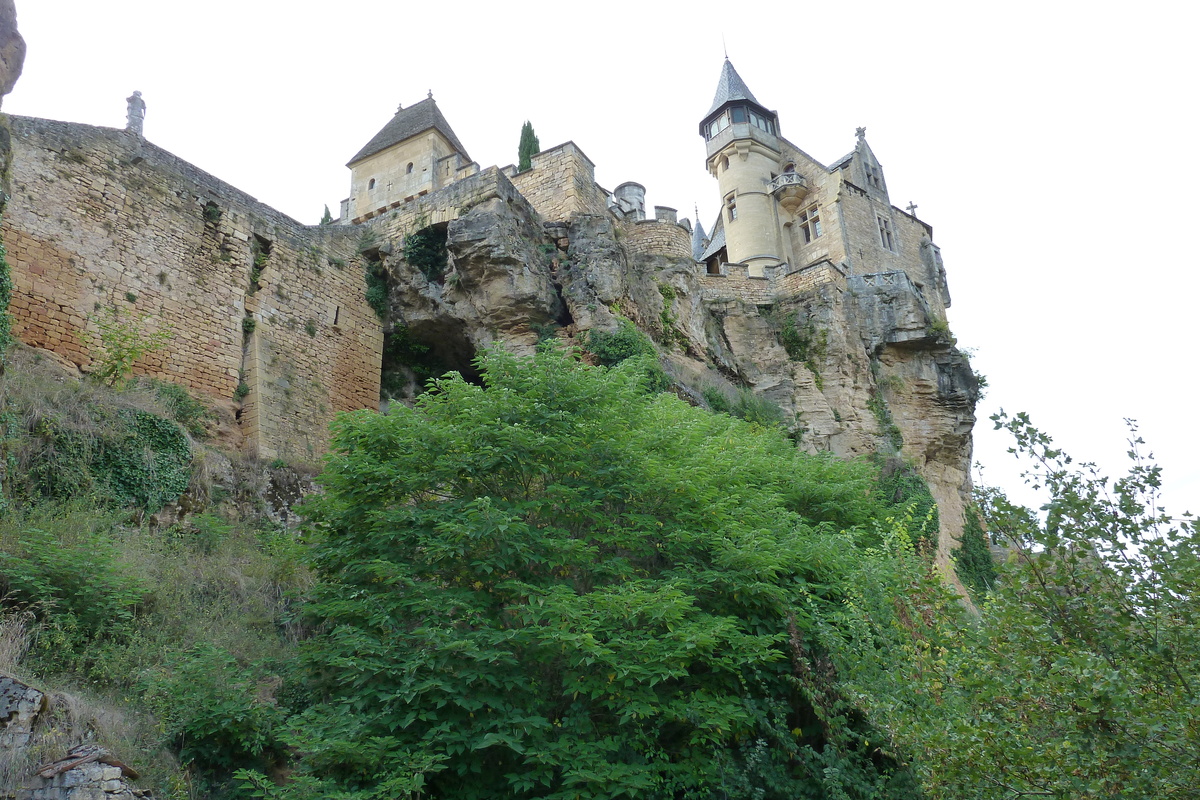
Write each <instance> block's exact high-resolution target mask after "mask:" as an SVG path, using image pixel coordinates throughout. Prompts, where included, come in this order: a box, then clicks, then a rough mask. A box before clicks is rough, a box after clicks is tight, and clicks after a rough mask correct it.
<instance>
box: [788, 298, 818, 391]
mask: <svg viewBox="0 0 1200 800" xmlns="http://www.w3.org/2000/svg"><path fill="white" fill-rule="evenodd" d="M798 322H799V315H798V314H792V315H791V316H789V317H787V318H785V319H784V320H783V322H782V324H781V325H780V328H779V342H780V344H782V345H783V349H784V350H786V351H787V354H788V358H790V359H792V360H793V361H799V362H800V363H802V364H804V366H806V367H808V371H809V372H811V373H812V374H813V377H814V379H815V381H816V384H817V389H821V388H823V386H824V381H823V379H822V378H821V362H822V361H824V360H825V351H826V347H827V346H828V333H827V332H826V331H825V330H823V329H822V330H819V331H818V330H817V325H816V322H814V321H813V319H812V318H811V317H806V318H805V320H804V324H802V325H800V324H798Z"/></svg>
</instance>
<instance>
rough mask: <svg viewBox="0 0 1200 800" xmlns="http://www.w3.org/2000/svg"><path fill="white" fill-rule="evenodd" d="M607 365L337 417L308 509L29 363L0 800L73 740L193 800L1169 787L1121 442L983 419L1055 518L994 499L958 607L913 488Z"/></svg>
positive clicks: (1188, 632) (974, 544)
mask: <svg viewBox="0 0 1200 800" xmlns="http://www.w3.org/2000/svg"><path fill="white" fill-rule="evenodd" d="M635 345H636V342H635ZM626 349H628V350H629V352H628V353H624V351H622V353H621V355H619V356H618V354H617V348H613V350H612V353H613V357H612V366H589V365H588V364H586V363H585V362H584V361H581V360H580V359H579V358H578V357H577V353H575V352H574V351H570V350H566V349H563V348H561V347H559V346H555V345H554V344H553V343H547V344H545V345H543V346H542V347H541V348H539V350H538V352H537V353H536V354H535V355H530V356H526V357H517V356H514V355H511V354H510V353H508V352H507V351H505V350H503V349H498V348H493V349H489V350H486V351H484V352H482V353H481V355H480V356H479V357H478V358H477V360H476V362H475V369H476V372H477V374H478V377H479V380H478V382H467V381H465V380H463V379H462V378H460V377H458V376H456V375H453V374H451V375H448V376H446V377H443V378H440V379H438V380H435V381H434V382H432V383H431V384H429V385H428V387H427V389H426V391H425V392H423V393H422V394H421V395H420V397H419V398H418V399H417V400H416V402H415V404H414V405H413V406H412V407H411V408H410V407H407V406H401V405H396V406H394V407H393V408H392V409H391V410H390V412H389V413H387V414H384V415H380V414H376V413H371V412H358V413H353V414H347V415H343V416H342V417H340V418H339V421H338V422H337V424H336V427H335V432H334V447H333V451H332V455H331V456H330V457H329V458H328V460H327V461H326V463H325V466H324V470H323V472H322V473H321V475H320V476H319V477H318V478H317V481H318V483H319V485H320V486H321V491H319V492H316V493H313V492H311V484H309V483H308V482H307V478H308V477H309V476H308V475H307V474H306V473H305V472H304V470H303V469H297V468H296V467H295V466H293V465H288V464H285V463H283V462H276V463H271V464H263V463H256V462H253V461H252V460H244V459H238V458H231V457H229V456H227V455H223V454H222V453H221V452H220V451H219V449H218V448H215V447H212V446H210V444H211V443H213V442H215V441H219V437H220V432H219V426H217V425H216V424H215V423H214V421H213V419H212V417H211V416H210V413H209V412H208V411H206V410H205V409H204V407H203V406H202V405H199V404H195V403H194V402H189V399H188V398H187V397H186V395H180V394H179V393H178V392H177V391H176V390H174V389H170V388H164V387H162V386H157V385H153V384H145V383H141V382H124V381H123V382H121V383H120V385H119V386H118V387H117V388H115V389H109V388H106V387H103V386H99V385H97V384H96V383H95V382H80V381H79V380H78V379H77V378H73V377H70V376H68V375H65V374H63V373H62V372H61V371H60V370H56V369H55V368H53V365H52V364H50V363H48V361H47V360H46V359H42V358H39V356H38V354H36V353H33V352H31V351H28V350H20V351H17V352H16V353H15V358H13V359H12V360H11V362H10V368H9V370H8V372H7V374H6V381H7V383H6V384H5V387H4V391H5V402H6V408H7V412H6V413H7V415H8V416H7V417H6V428H5V430H6V434H5V439H4V452H5V454H6V459H7V463H8V464H9V465H10V471H9V473H8V474H9V481H8V484H7V486H6V488H5V499H6V502H7V506H6V511H5V514H4V516H3V519H2V520H0V585H2V590H0V595H2V596H3V617H2V623H0V669H2V670H4V671H5V672H8V673H10V674H13V675H15V676H16V677H18V678H19V679H21V680H23V681H25V682H26V683H29V684H32V685H37V686H40V687H42V688H43V689H45V690H46V691H47V692H48V693H49V694H50V695H51V697H52V699H53V702H52V703H51V705H50V710H48V711H47V712H46V713H45V715H44V716H45V719H44V720H43V721H41V722H39V724H38V727H37V728H36V729H35V735H34V738H33V740H32V743H31V745H30V747H29V748H28V749H27V750H26V751H24V752H23V753H22V754H21V755H20V757H19V758H18V757H15V756H14V755H13V753H11V752H10V753H8V758H7V760H6V761H5V762H4V770H3V772H2V774H0V778H2V779H3V780H4V781H5V785H4V787H2V788H0V793H3V792H6V791H12V790H14V789H15V788H17V787H18V786H19V785H21V782H22V780H24V779H25V778H27V777H28V774H29V771H30V768H31V767H32V766H34V765H36V764H37V763H42V762H44V761H47V760H52V759H54V758H57V757H59V756H60V755H61V754H62V751H63V750H64V749H65V748H66V747H70V746H72V745H74V744H76V743H77V742H80V741H92V742H98V743H101V744H103V745H104V746H105V747H106V748H107V749H108V750H110V751H112V752H114V753H117V754H119V756H120V757H121V759H123V760H124V761H125V762H126V763H131V764H135V765H136V766H137V767H139V768H140V770H141V772H142V773H143V777H142V781H141V782H142V785H143V786H147V787H152V788H153V789H154V790H155V791H156V793H157V796H161V797H173V798H181V799H182V798H226V797H228V798H253V797H257V798H280V800H284V799H285V798H286V799H287V800H291V799H292V798H318V797H319V798H346V799H347V800H348V799H350V798H384V797H387V798H395V797H412V798H417V797H452V796H453V797H468V798H469V797H478V798H485V797H487V798H493V797H513V798H535V797H536V798H547V797H555V798H599V797H606V798H609V797H649V798H657V797H664V798H665V797H681V796H687V797H714V798H717V797H720V798H725V797H736V798H785V797H786V798H796V797H801V798H804V797H811V798H825V797H839V798H921V797H928V798H950V797H955V798H1007V797H1022V796H1045V797H1063V798H1066V797H1071V798H1079V797H1082V798H1109V797H1117V796H1123V797H1128V796H1162V797H1186V796H1188V793H1189V792H1191V791H1192V788H1191V787H1193V786H1195V785H1196V782H1197V777H1198V776H1197V775H1196V766H1195V759H1194V758H1193V757H1192V755H1191V754H1192V753H1194V752H1195V749H1196V746H1197V745H1198V744H1200V742H1197V741H1196V739H1197V737H1198V734H1197V731H1198V730H1200V724H1198V723H1200V719H1198V718H1197V712H1196V711H1195V708H1196V704H1195V702H1194V691H1195V688H1194V687H1195V686H1196V685H1197V680H1198V678H1200V675H1197V670H1196V664H1197V663H1200V658H1198V656H1200V637H1198V636H1197V626H1196V621H1195V619H1194V614H1192V613H1191V601H1192V598H1193V597H1194V596H1195V590H1196V581H1197V579H1198V578H1200V549H1198V548H1200V541H1198V540H1197V538H1196V536H1195V530H1194V527H1193V526H1192V523H1191V520H1190V518H1186V517H1185V518H1182V519H1172V518H1170V517H1169V516H1167V515H1166V514H1165V512H1162V511H1161V510H1160V509H1158V508H1157V507H1156V506H1155V504H1154V490H1155V488H1156V487H1157V485H1158V478H1159V476H1158V471H1157V469H1156V468H1155V467H1153V465H1152V464H1150V463H1149V462H1147V461H1145V460H1143V459H1142V458H1141V456H1140V454H1139V448H1138V446H1137V443H1136V439H1135V445H1134V446H1133V447H1131V456H1132V457H1133V458H1134V462H1133V468H1132V470H1131V472H1130V474H1129V475H1128V476H1127V477H1125V478H1123V479H1121V480H1119V481H1116V482H1108V481H1106V480H1104V479H1103V478H1102V477H1101V476H1099V475H1097V474H1095V472H1094V471H1093V470H1089V468H1087V466H1086V465H1084V467H1083V468H1082V469H1077V468H1076V466H1075V465H1073V464H1071V463H1070V461H1069V459H1068V458H1067V457H1066V456H1065V455H1064V454H1062V453H1061V452H1059V451H1058V450H1056V449H1054V448H1053V446H1052V443H1051V442H1050V440H1049V438H1048V437H1046V436H1045V435H1044V434H1042V433H1040V432H1038V431H1037V430H1036V429H1034V428H1033V427H1032V426H1031V425H1030V424H1029V422H1028V420H1027V419H1025V418H1024V417H1021V416H1018V417H1016V418H1012V419H1007V418H1005V419H1001V420H999V422H1000V423H1001V424H1005V425H1007V426H1008V427H1009V429H1010V430H1011V431H1012V432H1013V433H1014V435H1015V437H1016V446H1017V447H1018V448H1019V449H1020V450H1021V451H1022V452H1025V453H1026V454H1027V455H1029V456H1031V457H1032V458H1033V462H1032V463H1033V467H1032V469H1033V473H1032V475H1031V479H1032V480H1034V481H1036V482H1037V483H1038V484H1039V485H1041V486H1043V487H1044V488H1045V489H1046V490H1047V492H1048V495H1049V501H1048V504H1047V506H1046V508H1045V509H1044V511H1043V512H1042V513H1041V514H1034V513H1032V512H1029V511H1027V510H1024V509H1021V508H1018V507H1016V506H1013V505H1012V504H1010V503H1009V502H1007V500H1006V499H1005V498H1004V497H1003V496H1002V495H1000V494H999V493H997V492H994V491H983V492H982V493H980V494H979V495H978V501H979V504H978V506H977V507H976V508H975V509H974V510H973V513H975V514H977V515H978V517H977V518H976V519H977V520H978V521H981V522H982V524H981V525H977V526H974V527H970V526H969V531H968V535H967V536H965V537H964V540H963V542H962V545H961V549H960V551H959V553H958V554H957V558H958V559H959V560H960V562H962V563H970V564H971V565H972V566H971V568H970V575H971V576H972V577H971V579H970V580H969V581H967V582H968V584H969V585H970V586H971V587H972V589H973V590H974V591H975V595H974V599H975V602H976V605H977V608H978V612H975V611H973V610H971V609H969V608H968V607H967V606H966V605H965V604H964V603H963V601H962V600H961V598H960V597H959V596H958V595H956V594H954V593H953V592H951V591H950V590H948V589H947V588H946V585H945V583H944V581H943V580H941V578H940V577H939V573H938V570H937V569H936V568H935V567H934V566H933V558H932V553H931V550H932V544H925V542H931V541H932V537H934V536H935V535H936V530H937V520H936V510H935V506H934V505H933V503H932V501H931V498H930V497H929V493H928V491H927V490H924V488H923V484H922V482H921V481H920V479H919V478H916V476H915V474H914V473H912V472H911V470H909V471H906V470H904V469H903V467H902V465H900V464H897V463H896V462H895V461H894V460H893V461H890V462H889V460H888V459H859V460H849V461H847V460H838V459H835V458H833V457H831V456H829V455H816V454H809V453H806V452H804V451H803V449H802V448H800V447H797V444H796V442H795V441H794V438H789V436H788V435H787V434H786V431H785V430H784V429H783V428H781V427H779V426H778V425H777V424H773V423H772V422H771V421H770V420H769V419H764V418H762V417H761V416H757V417H756V416H754V415H750V414H743V415H742V416H744V417H746V418H745V419H739V418H737V417H736V416H734V415H732V414H730V413H719V412H712V411H708V410H705V409H703V408H698V407H695V406H693V405H689V404H687V403H685V402H682V401H681V400H680V399H679V398H678V397H676V396H675V395H674V394H672V393H664V392H661V391H658V389H659V388H661V387H659V386H658V381H659V379H660V378H659V377H658V376H659V374H660V372H661V371H660V370H659V368H658V365H657V362H656V361H655V360H654V359H652V358H649V357H648V356H647V355H646V354H645V352H639V349H640V348H639V347H637V346H630V347H628V348H626ZM714 405H719V403H716V404H714ZM302 495H307V499H305V500H304V501H303V502H300V503H298V504H297V501H298V500H299V499H300V497H301V496H302ZM297 511H298V512H299V517H297ZM984 530H987V531H989V532H990V533H987V534H985V533H983V531H984ZM971 537H975V538H974V539H972V538H971ZM989 541H996V542H1004V543H1005V547H1006V549H1005V550H1004V553H1006V554H1007V560H1006V562H1005V563H1003V564H1001V565H1000V566H999V567H998V568H996V567H993V561H992V559H991V558H990V557H986V558H985V557H981V552H984V551H987V549H988V545H989ZM981 548H982V550H981Z"/></svg>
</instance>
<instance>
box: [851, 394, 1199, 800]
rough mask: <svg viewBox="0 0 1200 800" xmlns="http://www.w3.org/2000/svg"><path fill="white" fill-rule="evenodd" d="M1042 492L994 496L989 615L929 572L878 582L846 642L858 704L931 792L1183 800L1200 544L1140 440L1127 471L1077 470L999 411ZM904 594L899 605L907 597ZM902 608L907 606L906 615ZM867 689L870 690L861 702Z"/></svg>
mask: <svg viewBox="0 0 1200 800" xmlns="http://www.w3.org/2000/svg"><path fill="white" fill-rule="evenodd" d="M994 419H995V420H996V423H997V426H998V427H1001V426H1002V427H1004V428H1007V429H1008V430H1009V431H1010V432H1011V433H1012V434H1013V436H1014V437H1015V441H1016V446H1015V448H1014V451H1015V452H1019V453H1021V454H1023V455H1024V456H1025V457H1027V458H1028V459H1029V463H1030V465H1031V466H1030V468H1029V471H1028V472H1027V473H1026V475H1027V480H1028V481H1029V482H1030V483H1031V484H1033V485H1034V487H1035V488H1038V489H1041V490H1042V491H1044V492H1045V495H1046V502H1045V504H1044V505H1043V506H1042V508H1041V510H1040V513H1034V512H1032V511H1030V510H1028V509H1025V508H1022V507H1020V506H1017V505H1014V504H1012V503H1010V502H1009V501H1008V500H1007V499H1006V498H1005V497H1004V496H1003V495H1002V494H1001V493H999V492H996V491H985V492H983V493H982V496H981V504H980V505H981V509H982V511H983V513H984V518H985V520H986V522H987V527H988V528H989V530H990V531H991V534H992V535H993V536H995V537H997V538H999V539H1000V540H1002V541H1004V542H1005V543H1006V544H1007V545H1008V547H1009V552H1010V557H1009V560H1008V563H1007V564H1006V565H1005V566H1004V567H1003V568H1002V569H1001V570H1000V574H999V576H998V578H997V580H996V582H995V583H994V588H993V589H992V590H991V592H990V593H989V594H988V595H987V596H986V597H985V598H984V599H983V601H982V603H981V606H980V611H981V616H980V618H979V619H978V620H975V619H973V618H971V617H969V616H968V615H966V614H965V613H964V612H963V611H962V609H961V607H960V606H959V604H958V603H956V602H954V601H953V600H951V599H949V598H948V597H947V596H946V594H945V591H944V589H943V588H942V587H940V586H938V585H937V584H936V583H935V582H933V581H930V580H929V579H928V576H927V575H924V574H922V570H920V569H919V568H917V569H913V570H912V571H910V573H909V577H908V578H907V579H897V578H896V575H897V573H895V572H894V571H891V570H890V569H888V568H886V567H885V568H882V569H881V568H880V567H879V565H878V564H876V565H875V566H870V565H867V566H866V567H865V569H868V570H871V571H873V572H874V573H875V577H876V578H877V580H875V581H873V582H871V581H866V580H864V581H861V582H860V585H863V586H871V587H874V591H872V592H871V593H870V596H869V597H867V598H865V599H864V601H863V602H861V603H860V604H859V605H858V609H859V610H860V611H861V612H862V616H861V618H860V623H861V624H860V625H859V626H857V627H855V626H853V625H844V626H842V628H841V631H847V630H855V631H856V632H857V637H856V638H855V641H854V642H853V644H852V646H850V647H848V648H847V649H846V650H844V651H843V652H844V653H845V657H844V659H843V663H842V668H843V673H844V674H845V675H848V676H852V681H853V682H854V683H856V684H857V690H856V691H857V693H858V696H859V697H860V698H861V699H862V700H863V702H864V705H863V707H864V708H869V709H870V712H871V714H872V716H873V718H874V719H875V720H876V721H877V722H878V723H879V724H880V725H881V726H882V727H884V728H886V729H887V730H888V731H889V732H890V733H891V736H892V737H893V742H894V743H895V744H896V745H897V746H898V747H900V748H907V749H908V750H909V751H910V752H912V753H916V754H920V755H921V758H920V759H919V760H918V761H917V762H916V766H917V768H918V771H919V773H920V774H921V776H922V779H923V782H924V784H925V788H926V791H927V796H928V797H930V798H935V799H936V798H947V799H948V798H956V800H957V799H959V798H962V799H967V798H979V799H980V800H983V799H984V798H988V799H989V800H990V799H991V798H1020V797H1051V798H1063V799H1064V800H1066V798H1072V800H1074V799H1075V798H1089V799H1090V798H1096V800H1099V799H1100V798H1117V797H1120V798H1126V797H1155V798H1185V797H1195V793H1196V787H1197V786H1200V760H1198V759H1197V758H1196V753H1197V752H1200V703H1198V702H1197V700H1198V698H1200V694H1198V693H1200V614H1197V605H1196V598H1197V596H1200V536H1198V535H1197V531H1196V527H1195V523H1194V520H1193V519H1192V517H1191V516H1190V515H1187V514H1185V515H1183V516H1182V517H1179V518H1173V517H1171V516H1169V515H1168V514H1167V513H1166V512H1165V511H1163V510H1162V509H1161V508H1160V507H1159V505H1158V502H1157V497H1158V489H1159V486H1160V482H1161V474H1160V470H1159V468H1158V467H1157V466H1155V465H1154V464H1153V463H1152V462H1150V461H1148V460H1146V459H1145V458H1144V457H1143V455H1142V453H1141V447H1142V445H1143V442H1142V441H1141V439H1140V438H1138V437H1137V435H1136V429H1135V430H1134V434H1133V436H1132V441H1131V442H1130V448H1129V457H1130V459H1131V467H1130V470H1129V472H1128V474H1127V475H1125V476H1124V477H1122V478H1120V479H1117V480H1109V479H1108V478H1106V477H1105V476H1104V475H1102V474H1101V473H1100V472H1099V471H1098V469H1097V468H1096V467H1095V465H1092V464H1081V465H1077V464H1075V463H1073V462H1072V460H1071V458H1070V457H1069V456H1067V455H1066V454H1065V453H1063V452H1062V451H1061V450H1060V449H1058V448H1056V447H1054V446H1053V442H1052V441H1051V439H1050V437H1049V436H1047V435H1046V434H1044V433H1042V432H1041V431H1039V430H1037V429H1036V428H1035V427H1034V426H1033V425H1031V424H1030V422H1029V419H1028V418H1027V417H1026V416H1025V415H1023V414H1021V415H1017V416H1016V417H1011V418H1010V417H1006V416H1004V415H1002V414H1001V415H998V416H997V417H994ZM897 598H900V600H897ZM898 609H899V610H898ZM867 698H871V699H872V700H871V701H870V702H867Z"/></svg>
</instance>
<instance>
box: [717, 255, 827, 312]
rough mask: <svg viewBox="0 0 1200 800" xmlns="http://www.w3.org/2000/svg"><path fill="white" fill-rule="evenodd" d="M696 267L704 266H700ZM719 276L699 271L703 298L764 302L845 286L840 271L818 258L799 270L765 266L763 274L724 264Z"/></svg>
mask: <svg viewBox="0 0 1200 800" xmlns="http://www.w3.org/2000/svg"><path fill="white" fill-rule="evenodd" d="M697 269H703V267H702V266H700V267H697ZM722 269H724V270H725V272H724V274H722V275H707V274H700V276H699V280H700V290H701V292H702V293H703V295H704V298H705V299H706V300H733V299H737V300H743V301H745V302H747V303H756V304H767V303H774V302H776V301H777V300H780V299H783V298H787V297H795V296H797V295H801V294H804V293H806V292H809V291H812V290H813V289H815V288H816V287H818V286H822V285H825V284H833V285H834V286H836V287H837V288H838V289H840V290H843V291H844V290H845V289H846V278H845V276H844V275H843V274H842V271H841V270H840V269H838V268H837V267H836V266H835V265H834V264H833V263H831V262H829V261H818V262H817V263H816V264H810V265H809V266H807V267H804V268H802V269H795V270H790V271H788V270H787V269H786V267H785V268H784V269H776V268H771V267H769V268H767V271H766V272H767V274H766V275H764V276H763V277H756V276H751V275H749V274H748V272H747V268H746V265H745V264H723V265H722Z"/></svg>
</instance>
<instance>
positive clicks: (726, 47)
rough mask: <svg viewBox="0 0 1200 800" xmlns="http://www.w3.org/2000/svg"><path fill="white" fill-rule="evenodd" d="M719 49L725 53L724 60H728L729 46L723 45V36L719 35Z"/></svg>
mask: <svg viewBox="0 0 1200 800" xmlns="http://www.w3.org/2000/svg"><path fill="white" fill-rule="evenodd" d="M721 49H722V50H724V51H725V60H726V61H728V60H729V45H727V44H725V34H723V33H722V34H721Z"/></svg>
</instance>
